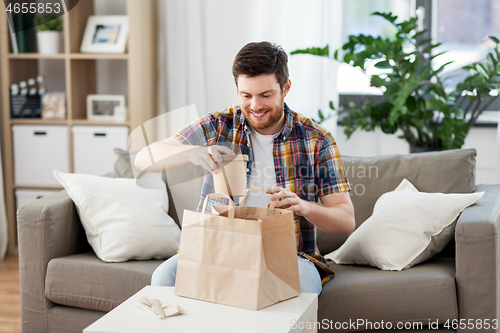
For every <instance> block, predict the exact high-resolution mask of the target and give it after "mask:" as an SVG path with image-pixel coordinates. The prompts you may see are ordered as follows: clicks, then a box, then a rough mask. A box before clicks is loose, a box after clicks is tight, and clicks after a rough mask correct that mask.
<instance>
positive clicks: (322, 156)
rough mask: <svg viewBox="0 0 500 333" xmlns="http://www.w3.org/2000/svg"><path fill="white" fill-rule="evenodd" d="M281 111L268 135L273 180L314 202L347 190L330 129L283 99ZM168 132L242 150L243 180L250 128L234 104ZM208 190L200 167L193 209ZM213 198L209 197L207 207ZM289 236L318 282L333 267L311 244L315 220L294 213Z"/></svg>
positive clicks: (208, 180) (202, 143)
mask: <svg viewBox="0 0 500 333" xmlns="http://www.w3.org/2000/svg"><path fill="white" fill-rule="evenodd" d="M285 113H286V124H285V126H284V127H283V129H282V130H281V132H280V133H279V134H278V135H277V136H276V138H275V139H274V146H273V159H274V168H275V171H276V185H277V186H279V187H282V188H286V189H288V190H290V191H292V192H294V193H296V194H297V196H299V197H300V198H301V199H303V200H307V201H313V202H319V198H321V197H322V196H325V195H328V194H332V193H335V192H343V191H350V185H349V182H348V180H347V176H346V173H345V170H344V165H343V163H342V160H341V156H340V153H339V151H338V149H337V145H336V143H335V140H334V139H333V137H332V135H331V134H330V133H329V132H328V131H326V130H324V129H323V128H321V127H320V126H318V125H317V124H315V123H313V122H312V121H311V120H310V119H309V118H306V117H304V116H302V115H300V114H298V113H296V112H294V111H291V110H290V109H289V108H288V106H287V105H286V104H285ZM174 137H175V138H177V139H178V140H179V141H181V142H182V143H185V144H190V145H197V146H205V145H208V146H212V145H223V146H226V147H228V148H230V149H231V150H233V151H234V152H235V153H237V154H247V155H248V156H249V163H248V171H247V182H248V180H249V179H250V174H251V172H252V164H253V163H252V161H253V154H252V149H251V145H250V128H249V126H248V125H247V123H246V122H245V116H244V115H243V114H242V113H241V110H240V108H239V107H237V106H233V107H230V108H229V109H227V110H226V111H223V112H217V113H214V114H208V115H207V116H205V117H203V118H201V119H198V120H196V121H194V122H192V123H190V124H188V125H187V126H186V127H185V128H184V129H182V130H181V131H180V132H178V133H177V134H175V135H174ZM213 192H214V185H213V176H212V174H211V173H208V172H205V179H204V185H203V189H202V193H201V198H200V203H199V206H198V211H201V209H202V206H203V202H204V200H205V197H206V196H207V194H209V193H213ZM217 200H218V199H215V200H211V201H210V202H209V203H208V207H210V206H211V205H212V204H214V203H216V202H217ZM219 202H220V201H219ZM219 202H217V203H219ZM295 237H296V244H297V251H298V253H299V255H300V256H302V257H304V258H306V259H308V260H310V261H312V262H313V263H314V264H315V265H316V267H317V268H319V270H318V271H319V272H320V275H321V279H322V283H323V284H324V283H325V282H327V281H329V280H330V279H331V278H333V276H334V272H333V271H332V270H331V269H330V268H329V267H328V264H327V263H326V261H325V260H324V258H323V257H322V255H321V253H320V252H319V250H318V247H317V246H316V226H315V225H314V224H312V223H311V222H309V221H307V220H306V219H305V218H304V217H302V216H298V215H295Z"/></svg>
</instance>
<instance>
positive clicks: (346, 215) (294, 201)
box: [266, 186, 355, 236]
mask: <svg viewBox="0 0 500 333" xmlns="http://www.w3.org/2000/svg"><path fill="white" fill-rule="evenodd" d="M266 193H267V194H272V196H271V200H272V201H273V202H274V203H275V207H277V208H281V209H287V210H290V211H292V212H294V213H295V214H297V215H299V216H303V217H305V218H306V219H307V220H308V221H309V222H311V223H313V224H315V225H316V226H317V227H318V228H320V229H322V230H323V231H325V232H328V233H331V234H341V235H346V236H349V235H350V234H351V233H352V231H353V230H354V228H355V220H354V208H353V206H352V202H351V198H350V197H349V193H348V192H338V193H332V194H328V195H325V196H324V197H321V198H320V200H321V205H318V204H316V203H315V202H311V201H307V200H303V199H301V198H299V197H298V196H297V195H296V194H295V193H293V192H291V191H289V190H287V189H284V188H281V187H278V186H276V187H272V188H269V189H267V190H266ZM279 199H281V200H280V201H278V200H279Z"/></svg>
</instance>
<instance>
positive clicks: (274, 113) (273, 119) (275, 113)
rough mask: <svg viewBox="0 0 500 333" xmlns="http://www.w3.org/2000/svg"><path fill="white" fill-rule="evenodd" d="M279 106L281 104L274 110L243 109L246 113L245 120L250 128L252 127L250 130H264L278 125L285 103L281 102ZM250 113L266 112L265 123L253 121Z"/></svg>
mask: <svg viewBox="0 0 500 333" xmlns="http://www.w3.org/2000/svg"><path fill="white" fill-rule="evenodd" d="M280 104H281V105H280V106H278V107H276V108H274V109H262V110H251V109H250V108H248V109H245V113H246V115H245V118H246V120H247V121H248V123H249V124H250V126H252V128H254V129H256V130H264V129H266V128H269V127H271V126H273V125H274V124H276V123H278V122H279V121H280V119H281V118H282V117H283V113H284V112H285V102H284V101H283V102H281V103H280ZM252 111H257V112H264V111H267V114H266V115H265V118H266V120H265V122H262V121H259V120H257V119H254V118H253V116H252V115H251V112H252Z"/></svg>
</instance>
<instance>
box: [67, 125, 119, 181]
mask: <svg viewBox="0 0 500 333" xmlns="http://www.w3.org/2000/svg"><path fill="white" fill-rule="evenodd" d="M71 132H72V134H73V169H74V172H75V173H85V174H90V175H96V176H102V175H104V174H106V173H110V172H113V165H114V163H115V161H116V155H115V153H114V152H113V149H114V148H121V149H128V127H127V126H85V125H81V126H80V125H78V126H73V127H72V128H71Z"/></svg>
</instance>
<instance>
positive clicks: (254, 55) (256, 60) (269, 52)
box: [233, 42, 288, 91]
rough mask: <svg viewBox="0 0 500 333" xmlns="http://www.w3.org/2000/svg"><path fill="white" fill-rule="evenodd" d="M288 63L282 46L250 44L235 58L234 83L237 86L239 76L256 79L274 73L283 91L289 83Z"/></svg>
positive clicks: (267, 43) (264, 43) (259, 43)
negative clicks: (255, 77)
mask: <svg viewBox="0 0 500 333" xmlns="http://www.w3.org/2000/svg"><path fill="white" fill-rule="evenodd" d="M287 63H288V56H287V55H286V52H285V51H284V50H283V48H282V47H281V46H279V45H276V44H271V43H269V42H253V43H248V44H247V45H245V46H243V48H242V49H241V50H240V51H239V52H238V54H237V55H236V57H235V58H234V63H233V76H234V82H236V86H237V85H238V76H239V75H246V76H249V77H254V76H259V75H262V74H273V73H274V74H276V79H277V80H278V83H279V85H280V88H281V91H283V87H284V86H285V84H286V82H287V81H288V65H287Z"/></svg>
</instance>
